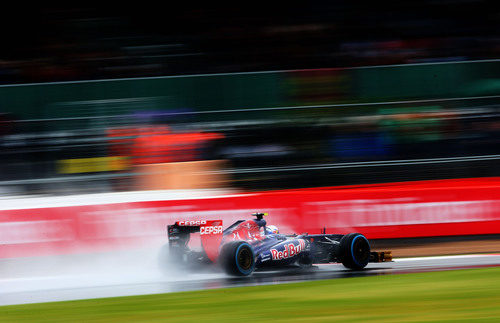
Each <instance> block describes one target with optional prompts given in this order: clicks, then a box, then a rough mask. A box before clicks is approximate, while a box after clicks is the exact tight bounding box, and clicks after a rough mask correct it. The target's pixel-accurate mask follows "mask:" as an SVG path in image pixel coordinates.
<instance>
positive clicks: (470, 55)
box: [0, 0, 500, 84]
mask: <svg viewBox="0 0 500 323" xmlns="http://www.w3.org/2000/svg"><path fill="white" fill-rule="evenodd" d="M492 4H493V3H490V2H489V1H479V0H467V1H444V2H441V1H434V0H424V1H404V2H401V3H398V4H395V3H392V2H391V3H390V4H382V3H373V4H366V3H352V1H329V2H310V3H309V2H308V3H307V4H301V5H297V6H288V7H287V6H281V5H278V4H267V5H266V6H265V7H259V6H255V7H248V6H242V7H241V8H240V7H238V8H236V7H232V6H220V5H219V6H217V5H213V4H210V5H206V4H205V5H199V6H189V7H188V6H178V7H176V8H175V10H174V9H172V10H167V11H165V10H155V9H154V8H151V7H147V6H142V7H136V6H135V5H134V6H132V5H128V4H121V5H120V7H118V8H117V7H116V6H109V7H106V6H104V7H100V8H86V7H78V6H76V7H72V8H68V7H50V6H47V7H45V6H44V7H39V8H33V9H32V10H33V12H32V13H31V15H26V12H25V11H24V10H20V9H19V10H16V9H14V10H13V12H12V14H13V15H9V14H7V16H12V17H6V20H4V21H2V23H1V27H2V29H3V32H4V33H5V34H6V36H7V37H3V42H4V43H3V50H2V53H1V54H0V83H2V84H11V83H30V82H48V81H71V80H86V79H109V78H126V77H144V76H160V75H179V74H203V73H221V72H242V71H259V70H260V71H261V70H281V69H305V68H327V67H349V66H366V65H384V64H407V63H421V62H442V61H464V60H482V59H495V58H499V57H500V35H499V30H498V28H497V24H498V18H499V17H498V13H497V12H496V11H495V10H493V8H494V6H493V7H491V5H492ZM6 12H7V13H8V11H6ZM21 12H22V15H21ZM21 17H22V20H19V18H21Z"/></svg>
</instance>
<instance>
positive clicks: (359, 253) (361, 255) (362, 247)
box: [352, 236, 370, 266]
mask: <svg viewBox="0 0 500 323" xmlns="http://www.w3.org/2000/svg"><path fill="white" fill-rule="evenodd" d="M352 255H353V260H354V262H355V263H356V264H357V265H359V266H365V265H366V264H367V263H368V260H369V259H370V245H369V244H368V241H366V239H364V237H362V236H357V237H355V238H354V240H353V242H352Z"/></svg>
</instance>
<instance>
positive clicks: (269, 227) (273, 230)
mask: <svg viewBox="0 0 500 323" xmlns="http://www.w3.org/2000/svg"><path fill="white" fill-rule="evenodd" d="M278 233H280V230H278V227H277V226H275V225H267V226H266V234H278Z"/></svg>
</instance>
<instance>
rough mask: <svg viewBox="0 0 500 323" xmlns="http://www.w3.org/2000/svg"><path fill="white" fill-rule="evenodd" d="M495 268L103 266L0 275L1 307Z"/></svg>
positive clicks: (437, 260) (448, 262) (473, 263)
mask: <svg viewBox="0 0 500 323" xmlns="http://www.w3.org/2000/svg"><path fill="white" fill-rule="evenodd" d="M498 266H500V254H489V255H465V256H445V257H426V258H401V259H395V261H394V262H389V263H374V264H369V265H368V266H367V268H366V269H365V270H363V271H350V270H346V269H345V268H344V267H343V266H342V265H339V264H331V265H330V264H328V265H318V266H314V267H312V268H309V269H297V268H291V269H286V270H280V271H262V272H255V273H254V274H253V275H252V276H250V277H243V278H234V277H227V276H225V275H224V274H222V273H220V272H216V271H214V270H212V271H207V272H204V273H176V274H172V275H168V276H163V275H161V274H160V273H159V272H158V271H157V270H155V271H148V272H145V271H143V270H142V269H141V270H130V271H126V270H123V271H118V272H116V271H115V272H106V271H105V270H103V271H102V272H97V273H93V274H85V275H75V274H69V275H64V274H63V275H61V274H58V275H54V276H50V275H46V276H37V277H17V278H15V277H14V278H12V277H11V278H8V279H0V305H10V304H24V303H39V302H53V301H64V300H76V299H87V298H101V297H115V296H129V295H144V294H158V293H170V292H178V291H190V290H202V289H213V288H225V287H236V286H254V285H268V284H281V283H291V282H301V281H307V280H320V279H340V278H348V277H361V276H375V275H393V274H402V273H419V272H428V271H442V270H457V269H468V268H481V267H498Z"/></svg>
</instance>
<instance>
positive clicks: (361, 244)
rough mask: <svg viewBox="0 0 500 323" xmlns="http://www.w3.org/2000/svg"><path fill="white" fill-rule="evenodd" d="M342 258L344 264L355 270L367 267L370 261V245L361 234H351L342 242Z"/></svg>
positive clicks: (344, 237) (343, 238)
mask: <svg viewBox="0 0 500 323" xmlns="http://www.w3.org/2000/svg"><path fill="white" fill-rule="evenodd" d="M340 256H341V260H342V264H343V265H344V266H345V267H347V268H349V269H354V270H360V269H363V268H365V267H366V265H367V264H368V261H370V243H369V242H368V239H366V238H365V236H364V235H362V234H360V233H349V234H346V235H345V236H343V237H342V239H341V240H340Z"/></svg>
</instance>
